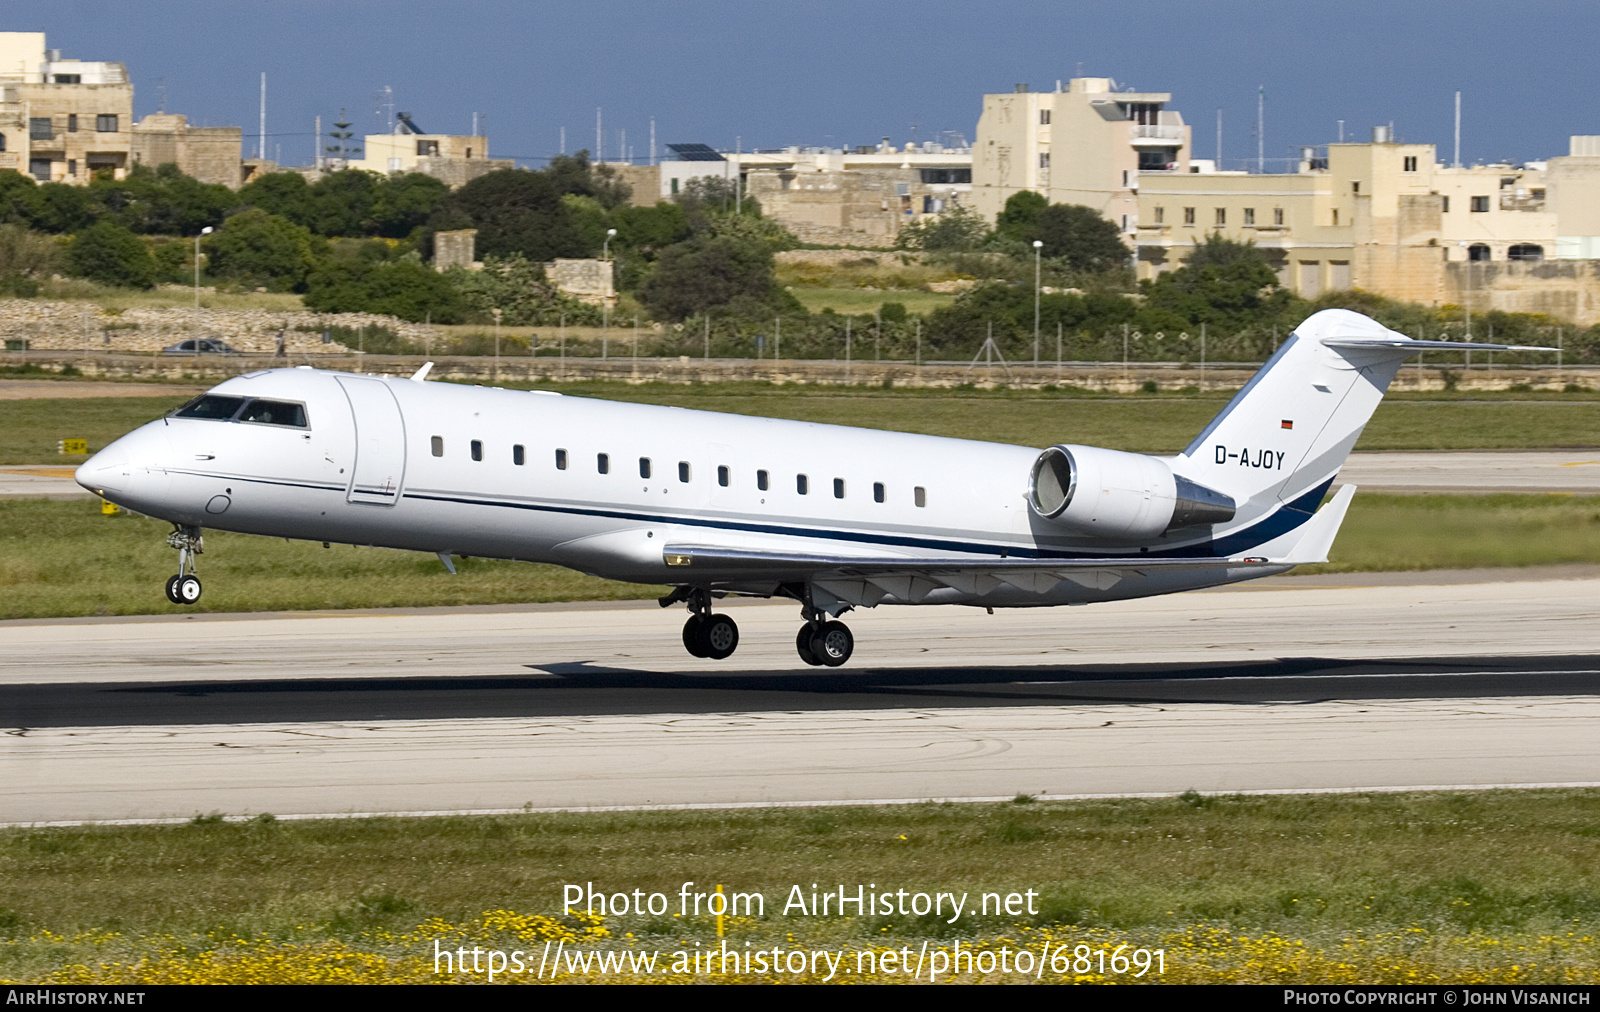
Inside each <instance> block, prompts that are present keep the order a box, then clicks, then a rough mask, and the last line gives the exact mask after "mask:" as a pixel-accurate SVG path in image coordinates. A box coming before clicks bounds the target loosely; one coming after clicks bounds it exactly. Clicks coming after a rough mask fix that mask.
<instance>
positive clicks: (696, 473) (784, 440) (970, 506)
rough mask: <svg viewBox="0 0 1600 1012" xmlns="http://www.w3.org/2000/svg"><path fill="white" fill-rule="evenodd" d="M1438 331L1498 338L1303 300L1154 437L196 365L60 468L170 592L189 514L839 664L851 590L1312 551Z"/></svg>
mask: <svg viewBox="0 0 1600 1012" xmlns="http://www.w3.org/2000/svg"><path fill="white" fill-rule="evenodd" d="M1450 349H1472V350H1477V351H1484V350H1509V349H1508V348H1507V346H1504V345H1485V344H1456V343H1452V342H1442V341H1413V340H1411V339H1410V338H1407V337H1405V336H1404V335H1401V334H1398V333H1395V332H1393V331H1390V330H1387V329H1386V328H1384V327H1383V326H1381V325H1380V324H1378V323H1376V322H1374V321H1373V320H1370V319H1368V318H1366V317H1364V316H1361V315H1359V314H1356V313H1352V312H1347V311H1344V310H1327V311H1324V312H1320V313H1317V314H1316V315H1314V316H1312V317H1310V318H1309V319H1307V320H1306V321H1305V322H1304V323H1302V324H1301V325H1300V327H1299V329H1298V330H1296V331H1295V333H1294V334H1293V335H1292V336H1290V338H1289V339H1288V340H1287V341H1286V342H1284V344H1283V346H1282V347H1280V348H1279V349H1278V351H1277V354H1275V355H1274V356H1273V357H1272V359H1271V360H1270V361H1268V362H1267V363H1266V365H1264V366H1262V368H1261V370H1260V372H1258V373H1257V374H1256V375H1255V378H1253V379H1252V380H1251V381H1250V382H1249V384H1248V385H1246V386H1245V387H1244V388H1243V389H1242V390H1240V391H1239V393H1238V395H1237V396H1236V397H1234V399H1233V400H1232V402H1231V403H1229V404H1228V406H1227V407H1226V408H1224V409H1223V411H1222V413H1221V414H1219V415H1217V417H1216V418H1214V419H1213V420H1212V421H1211V424H1209V425H1208V426H1206V428H1205V431H1203V432H1201V433H1200V435H1199V436H1197V437H1195V440H1194V442H1193V443H1191V444H1190V445H1189V447H1188V448H1187V449H1186V450H1184V451H1183V452H1182V453H1181V454H1179V455H1178V456H1176V457H1173V458H1161V457H1153V456H1147V455H1145V454H1139V453H1124V452H1121V451H1118V450H1107V449H1100V448H1097V447H1091V446H1081V445H1078V444H1075V443H1062V444H1060V445H1057V446H1052V447H1050V448H1049V449H1046V450H1044V451H1043V452H1042V453H1041V452H1040V451H1039V450H1037V449H1033V448H1028V447H1022V446H1007V445H1002V444H998V443H985V442H978V441H975V440H966V439H946V438H941V437H935V436H918V435H909V434H906V433H900V432H880V431H875V430H869V429H856V428H846V427H843V426H837V425H820V424H816V423H812V422H792V421H780V420H775V419H767V418H750V417H744V416H739V415H725V414H715V413H711V412H705V411H689V410H685V409H682V408H666V407H653V406H648V405H639V404H620V403H614V402H610V401H603V400H592V399H588V398H579V397H566V396H562V395H560V394H554V393H547V392H543V391H530V392H524V391H515V390H499V389H487V388H483V387H468V386H461V385H457V384H451V383H429V382H426V381H425V380H426V374H427V372H428V366H424V367H423V368H422V369H421V370H419V371H418V372H417V374H416V375H415V376H412V377H411V378H410V379H393V378H387V377H381V376H361V375H354V374H351V373H338V372H324V371H321V370H316V369H311V368H309V367H304V366H303V367H300V368H289V369H273V370H267V371H263V372H254V373H249V374H247V375H243V376H239V377H236V378H234V379H230V380H228V381H226V382H224V383H221V384H219V385H217V386H216V387H213V388H212V389H211V390H210V391H208V392H207V393H205V394H203V395H202V396H200V397H197V398H196V399H194V400H193V401H190V402H189V403H188V404H186V405H184V406H183V407H181V408H179V409H177V410H176V411H174V412H172V413H171V414H170V415H168V416H167V417H165V418H162V419H160V420H158V421H155V422H151V423H150V424H148V425H145V426H143V427H142V428H139V429H137V430H135V431H134V432H131V433H129V434H128V435H126V436H124V437H122V438H121V439H118V440H117V441H116V442H114V443H112V444H111V445H110V446H108V447H106V448H105V449H104V450H101V451H100V452H99V453H97V454H96V455H95V456H94V457H93V458H91V459H90V460H89V461H88V462H87V463H85V464H84V465H83V466H82V467H80V468H79V469H78V472H77V480H78V482H79V483H80V484H81V485H83V486H84V487H85V488H88V489H89V490H91V491H93V492H94V493H95V494H96V495H100V496H103V497H105V498H106V499H109V500H111V501H112V502H115V503H118V504H120V505H122V506H126V507H128V508H129V509H132V510H135V511H137V512H139V513H143V514H146V515H149V516H153V517H159V518H161V519H163V520H168V521H170V522H171V523H172V524H173V525H174V531H173V533H172V534H171V535H170V536H169V537H168V539H167V540H168V543H169V544H171V545H172V546H173V547H175V548H177V549H178V551H179V572H178V574H177V575H176V576H173V577H172V578H171V579H169V580H168V581H167V595H168V597H169V598H170V599H171V600H172V601H173V602H175V603H179V604H192V603H194V602H195V601H197V600H198V599H199V597H200V590H201V587H200V581H199V579H198V577H197V576H196V575H195V561H196V557H197V556H198V555H199V554H200V552H201V550H202V541H201V532H202V530H203V529H204V528H207V527H209V528H213V529H216V530H226V531H238V532H241V533H246V534H262V535H269V536H272V537H283V538H297V539H304V540H310V541H322V542H335V541H337V542H341V543H348V544H357V545H377V546H387V547H390V548H402V549H411V550H416V551H424V552H435V553H437V554H438V555H439V558H440V560H441V561H442V562H443V563H444V565H445V566H446V567H447V568H449V569H450V571H451V572H454V571H455V570H454V566H453V564H452V562H451V557H452V556H456V555H459V556H479V557H484V558H499V559H521V560H526V561H529V562H549V563H556V564H559V565H562V566H568V567H570V568H572V569H576V570H580V571H582V572H585V573H591V574H594V575H597V576H602V577H605V578H608V579H613V580H629V581H634V582H639V583H656V584H668V585H671V586H672V587H673V588H674V590H673V591H672V593H671V594H670V595H668V596H667V597H665V598H662V600H661V604H662V606H663V607H665V606H668V605H671V604H674V603H678V602H682V603H685V604H686V605H687V606H688V610H689V612H690V615H689V619H688V622H687V623H686V624H685V625H684V627H683V643H684V646H685V647H686V648H687V649H688V650H689V652H690V653H691V654H693V655H695V656H697V657H705V658H713V659H720V658H725V657H728V656H729V655H731V654H732V653H733V652H734V649H735V647H737V645H738V642H739V630H738V626H737V625H735V624H734V621H733V619H732V618H730V617H728V616H727V615H722V614H716V613H714V612H713V603H712V602H713V601H714V600H715V599H717V598H720V597H723V596H726V595H728V594H739V595H750V596H757V597H778V596H781V597H789V598H793V599H794V600H795V601H797V602H798V603H799V605H800V609H801V615H802V617H803V618H804V621H805V624H804V625H803V626H802V627H801V629H800V632H799V635H798V636H797V637H796V641H795V646H796V648H797V650H798V651H799V654H800V657H801V659H802V660H804V661H805V662H806V663H808V664H826V665H839V664H843V663H844V662H845V661H846V660H848V659H849V657H850V654H851V651H852V650H853V649H854V640H853V637H852V636H851V633H850V630H849V628H848V627H846V626H845V625H844V624H843V623H842V622H840V621H838V617H839V616H840V615H841V614H842V613H844V612H846V611H849V610H850V609H852V608H871V607H875V606H877V605H879V604H965V605H976V606H980V607H990V608H999V607H1031V606H1039V605H1062V604H1067V605H1075V604H1089V603H1093V602H1096V601H1109V600H1118V599H1124V598H1134V597H1145V596H1149V595H1153V594H1166V593H1171V592H1173V591H1180V590H1191V589H1195V588H1199V587H1212V586H1216V585H1219V584H1225V583H1233V582H1237V581H1240V580H1247V579H1252V578H1255V577H1260V576H1267V575H1269V574H1273V573H1281V572H1283V571H1285V570H1287V569H1289V568H1290V567H1292V566H1296V565H1300V564H1304V563H1313V562H1324V561H1326V560H1327V555H1328V549H1329V547H1330V546H1331V545H1332V543H1333V539H1334V535H1335V534H1337V533H1338V530H1339V525H1340V523H1341V522H1342V521H1343V519H1344V515H1345V510H1346V509H1347V508H1348V507H1349V505H1350V498H1351V496H1352V494H1353V493H1354V491H1355V488H1354V486H1352V485H1345V486H1343V487H1342V488H1341V489H1340V490H1339V492H1338V493H1337V494H1336V495H1335V496H1334V497H1333V498H1332V499H1331V500H1330V501H1329V502H1328V503H1327V504H1326V505H1322V506H1321V509H1320V510H1319V509H1318V506H1319V505H1320V504H1321V503H1322V501H1323V497H1324V496H1325V495H1326V494H1327V492H1328V489H1329V487H1330V486H1331V484H1332V483H1333V480H1334V476H1335V475H1336V474H1337V473H1338V471H1339V468H1340V466H1341V465H1342V464H1343V462H1344V459H1345V456H1346V455H1347V454H1348V453H1349V452H1350V449H1351V447H1353V446H1354V445H1355V442H1356V439H1357V438H1358V437H1359V436H1360V434H1361V430H1362V428H1363V427H1364V426H1365V425H1366V423H1367V420H1368V419H1369V418H1370V417H1371V416H1372V412H1373V410H1374V409H1375V408H1376V407H1377V406H1378V402H1379V400H1380V399H1381V398H1382V397H1383V394H1384V391H1385V390H1386V389H1387V388H1388V385H1389V382H1390V380H1392V379H1393V378H1394V375H1395V372H1396V371H1397V370H1398V368H1399V367H1400V365H1401V363H1402V362H1403V360H1404V359H1405V358H1406V357H1408V356H1410V355H1413V354H1415V353H1417V352H1419V351H1426V350H1450ZM430 364H431V363H430ZM977 410H981V408H979V409H977Z"/></svg>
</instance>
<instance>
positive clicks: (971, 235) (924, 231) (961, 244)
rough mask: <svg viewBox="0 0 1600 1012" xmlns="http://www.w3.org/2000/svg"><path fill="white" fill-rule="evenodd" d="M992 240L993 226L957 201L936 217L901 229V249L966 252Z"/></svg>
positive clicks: (930, 251) (898, 241)
mask: <svg viewBox="0 0 1600 1012" xmlns="http://www.w3.org/2000/svg"><path fill="white" fill-rule="evenodd" d="M988 239H989V226H988V224H987V223H985V222H984V220H983V217H982V216H981V215H980V214H978V212H977V211H974V210H973V209H972V208H970V207H967V206H965V205H962V204H957V205H956V206H955V207H952V208H951V209H950V210H948V211H945V212H943V213H941V214H940V215H938V216H937V217H933V218H923V219H922V220H921V221H918V222H913V223H912V224H910V225H907V226H906V227H905V228H903V229H901V230H900V236H899V238H898V239H896V240H895V248H897V249H916V250H922V251H924V252H926V253H965V252H969V251H971V250H975V249H977V248H978V247H980V246H982V245H983V244H984V243H985V242H987V241H988Z"/></svg>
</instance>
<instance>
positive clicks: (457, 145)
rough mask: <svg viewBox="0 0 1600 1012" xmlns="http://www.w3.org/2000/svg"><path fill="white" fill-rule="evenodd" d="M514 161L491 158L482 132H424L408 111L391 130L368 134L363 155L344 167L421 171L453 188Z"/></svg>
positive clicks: (512, 163) (370, 169) (514, 165)
mask: <svg viewBox="0 0 1600 1012" xmlns="http://www.w3.org/2000/svg"><path fill="white" fill-rule="evenodd" d="M516 164H517V163H516V162H515V161H513V160H511V159H509V158H490V157H489V138H488V137H487V136H485V135H482V134H478V135H474V136H468V135H464V134H463V135H457V134H426V133H423V132H422V131H421V130H420V129H419V128H418V127H417V125H416V123H415V122H414V121H413V120H412V119H411V116H410V114H408V113H400V114H398V115H397V117H396V122H395V128H394V132H393V133H387V134H367V135H366V139H365V147H364V157H362V158H357V159H351V160H350V162H349V163H348V166H347V167H348V168H352V169H365V170H366V171H368V172H379V173H395V172H421V173H424V174H426V175H429V176H432V177H434V178H435V179H438V180H441V181H442V182H444V183H446V184H447V185H449V186H450V188H451V189H455V188H456V187H458V186H463V185H465V184H466V183H469V182H471V181H472V180H474V179H476V178H478V177H479V176H482V175H486V174H488V173H490V172H495V171H497V170H499V169H510V168H515V167H516Z"/></svg>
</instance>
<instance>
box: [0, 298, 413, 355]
mask: <svg viewBox="0 0 1600 1012" xmlns="http://www.w3.org/2000/svg"><path fill="white" fill-rule="evenodd" d="M332 327H343V328H358V327H373V328H377V327H384V328H387V329H388V330H389V331H391V332H393V333H395V334H397V335H399V336H400V337H403V338H405V339H407V340H411V341H416V342H417V343H418V344H431V343H433V342H434V341H437V340H439V336H438V332H437V331H435V330H434V329H433V328H431V327H425V326H423V325H422V324H420V323H408V322H407V321H405V320H401V319H397V318H396V317H393V316H379V315H378V314H376V313H311V312H305V311H301V312H293V313H274V312H270V311H268V310H264V309H201V310H200V311H199V312H198V313H197V312H195V311H194V310H193V309H178V308H172V307H163V308H152V309H127V310H124V311H122V312H120V313H114V314H113V313H106V312H99V311H97V310H95V308H94V307H92V306H85V305H84V304H82V303H71V302H33V301H31V300H25V299H7V300H3V301H0V342H4V343H0V347H10V346H11V344H12V343H13V342H26V346H27V347H28V348H29V349H30V350H31V351H55V350H58V351H71V352H93V353H118V352H146V353H148V352H159V351H161V349H163V348H165V347H167V346H168V345H173V344H177V343H178V342H180V341H186V340H188V339H189V338H191V337H209V338H217V339H220V340H222V341H226V342H227V343H228V345H229V346H230V347H233V348H234V349H236V350H238V351H241V352H256V353H268V354H270V353H271V352H272V351H273V350H274V349H275V348H276V346H277V340H278V334H279V332H282V333H283V335H284V340H285V344H286V346H287V350H288V351H289V353H290V354H296V355H309V354H317V355H322V354H330V353H345V352H348V351H349V350H350V349H348V348H346V347H345V346H344V345H342V344H339V343H338V342H337V341H335V342H333V343H330V344H323V343H322V331H323V330H324V328H332Z"/></svg>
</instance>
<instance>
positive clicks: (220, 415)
mask: <svg viewBox="0 0 1600 1012" xmlns="http://www.w3.org/2000/svg"><path fill="white" fill-rule="evenodd" d="M242 404H244V398H243V397H225V396H223V395H222V394H201V395H200V396H199V397H196V398H195V399H194V400H192V401H190V402H189V403H188V404H185V405H184V406H183V407H181V408H179V409H178V410H177V411H174V412H173V413H172V417H174V418H209V419H212V420H214V421H222V422H225V421H227V420H228V419H230V418H232V417H233V413H234V412H235V411H238V410H239V407H240V406H241V405H242Z"/></svg>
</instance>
